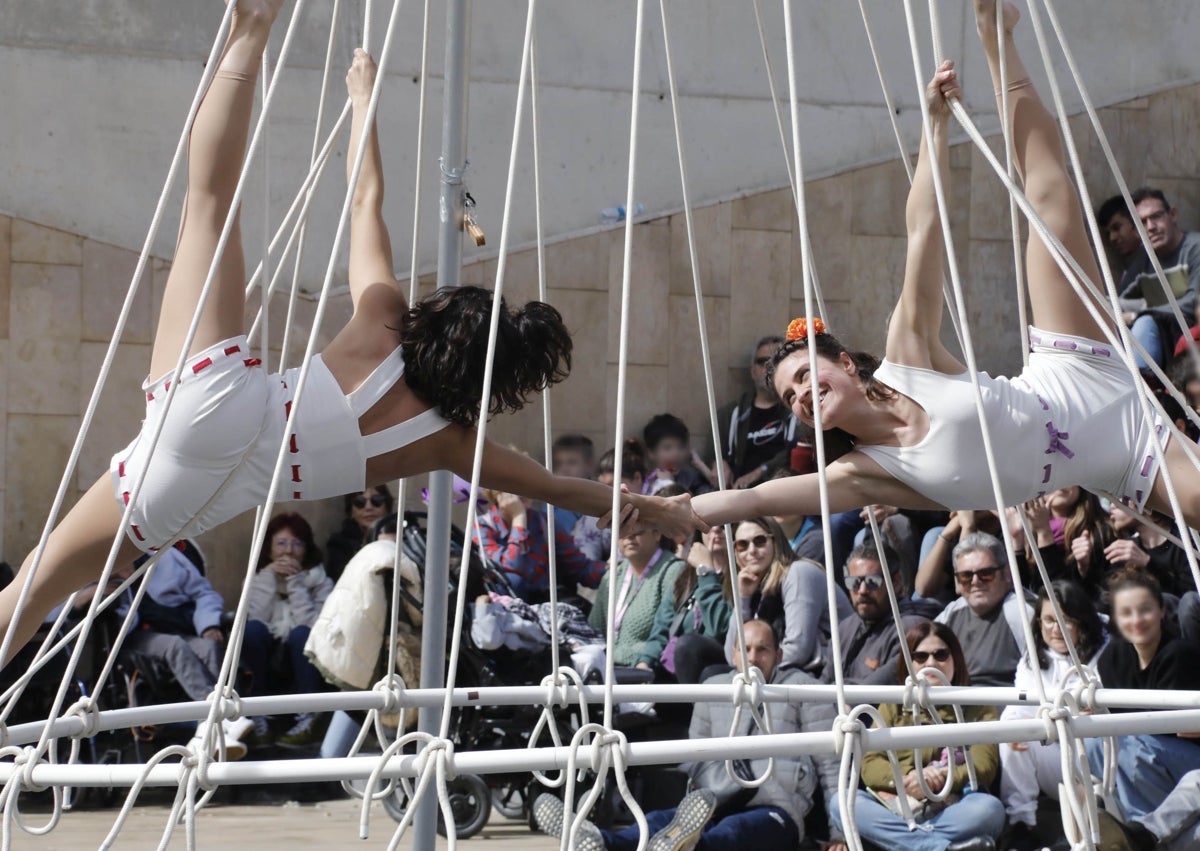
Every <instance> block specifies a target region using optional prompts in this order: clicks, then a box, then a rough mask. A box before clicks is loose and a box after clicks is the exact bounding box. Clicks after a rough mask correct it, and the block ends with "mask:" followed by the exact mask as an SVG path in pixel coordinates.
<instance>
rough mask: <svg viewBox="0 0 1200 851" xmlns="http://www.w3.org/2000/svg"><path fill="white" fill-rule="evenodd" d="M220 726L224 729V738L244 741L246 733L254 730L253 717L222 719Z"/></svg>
mask: <svg viewBox="0 0 1200 851" xmlns="http://www.w3.org/2000/svg"><path fill="white" fill-rule="evenodd" d="M221 727H222V729H224V730H225V738H226V739H237V740H238V741H244V740H245V739H246V736H247V735H248V734H250V733H253V732H254V719H252V718H234V719H232V720H224V721H222V722H221Z"/></svg>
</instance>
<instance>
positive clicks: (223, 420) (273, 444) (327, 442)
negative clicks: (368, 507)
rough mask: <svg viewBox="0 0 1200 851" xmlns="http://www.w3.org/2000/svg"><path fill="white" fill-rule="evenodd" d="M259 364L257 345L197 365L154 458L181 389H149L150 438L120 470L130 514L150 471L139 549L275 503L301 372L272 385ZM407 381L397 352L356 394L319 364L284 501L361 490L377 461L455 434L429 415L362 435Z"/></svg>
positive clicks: (299, 416)
mask: <svg viewBox="0 0 1200 851" xmlns="http://www.w3.org/2000/svg"><path fill="white" fill-rule="evenodd" d="M249 354H250V348H249V345H248V344H247V341H246V338H245V337H236V338H233V339H230V340H226V341H224V342H222V343H218V344H217V345H215V346H212V347H211V348H209V349H206V350H205V351H203V352H201V353H199V354H197V355H195V356H193V357H192V358H190V359H189V360H188V362H187V364H186V365H185V367H184V371H183V375H182V378H181V379H180V384H179V388H178V390H177V391H176V396H175V400H174V402H173V403H172V406H171V410H170V413H169V415H168V416H167V422H166V425H165V426H164V427H163V432H162V436H161V438H160V439H159V442H158V445H157V446H156V447H155V448H154V452H153V453H151V452H150V445H149V444H150V438H151V436H152V435H153V433H154V428H155V426H156V424H157V422H158V420H159V419H160V418H161V417H162V416H163V413H162V407H161V406H162V405H163V402H164V400H165V399H166V395H167V390H168V389H169V382H168V381H167V380H166V379H159V380H158V381H154V382H147V383H146V384H145V385H143V389H144V390H145V392H146V418H145V420H144V421H143V422H142V428H141V431H140V432H139V434H138V436H137V437H136V438H134V440H133V442H132V443H130V444H129V446H127V447H126V448H125V449H123V450H122V451H121V452H118V453H117V454H116V455H114V456H113V459H112V464H111V467H110V471H111V475H112V480H113V487H114V489H115V492H116V496H117V500H118V502H119V503H120V505H121V507H122V508H124V506H125V503H126V502H127V500H128V499H129V493H130V491H132V489H133V485H134V483H135V482H136V480H137V476H138V473H139V471H140V470H142V469H143V468H147V467H148V472H147V475H146V480H145V482H144V484H143V486H142V490H141V492H140V494H139V498H138V500H137V504H136V505H135V506H134V509H133V513H132V516H131V518H130V525H129V528H128V529H126V532H127V534H128V535H129V537H130V539H131V540H132V541H133V542H134V543H135V544H137V546H138V547H139V548H141V549H143V550H146V551H153V550H154V549H156V548H158V547H160V546H162V545H163V544H165V543H166V542H167V541H169V540H171V539H172V538H174V537H176V536H192V535H197V534H199V533H201V532H203V531H205V530H207V529H211V528H213V527H215V526H218V525H220V524H221V523H224V522H225V521H226V520H229V519H230V518H232V517H234V516H236V515H238V514H241V513H242V512H243V511H247V510H249V509H251V508H253V507H255V506H256V505H259V504H261V503H262V502H264V501H265V500H266V498H267V490H268V488H269V487H270V483H271V476H272V473H273V472H274V470H275V464H276V461H277V459H278V454H279V448H280V446H281V445H283V436H284V430H285V428H286V424H287V417H288V413H289V411H290V410H291V406H292V399H293V396H294V394H295V387H296V384H297V381H298V379H299V373H300V370H299V369H298V368H294V369H290V370H288V371H287V372H286V373H284V374H283V375H268V374H267V373H266V372H265V371H264V370H263V369H262V367H261V366H260V364H259V361H258V360H257V359H256V358H252V357H249ZM403 375H404V358H403V357H402V355H401V353H400V349H399V348H397V349H396V350H395V351H393V352H392V353H391V354H390V355H388V357H387V358H385V359H384V360H383V362H382V363H380V364H379V366H378V367H376V369H375V370H374V371H373V372H372V373H371V375H370V376H368V377H367V379H366V380H365V381H363V383H362V384H361V385H360V386H359V387H358V388H357V389H355V390H354V391H353V392H351V393H350V394H349V395H347V394H344V393H343V392H342V390H341V388H340V387H339V386H338V383H337V381H336V379H334V377H333V374H332V373H331V372H330V371H329V368H328V367H327V366H326V365H325V362H324V361H323V360H322V359H321V356H320V355H317V356H316V357H314V358H313V360H312V365H311V367H310V369H309V373H308V382H307V384H306V386H305V390H304V396H303V398H302V399H301V405H300V409H299V410H298V411H297V412H296V420H295V424H294V429H293V431H292V433H291V435H289V437H288V442H287V456H288V457H287V460H286V461H285V465H286V466H285V468H284V477H283V480H282V482H281V484H280V487H279V491H278V498H279V499H282V500H291V499H324V498H326V497H331V496H339V495H341V494H345V493H353V492H355V491H361V490H363V489H364V488H365V487H366V463H367V459H369V458H372V457H374V456H376V455H382V454H383V453H385V452H390V451H392V450H395V449H399V448H401V447H404V446H407V445H409V444H411V443H414V442H416V441H418V440H421V439H422V438H425V437H428V436H429V435H431V434H434V433H435V432H437V431H440V430H441V429H443V428H445V427H446V425H447V422H446V420H444V419H443V418H442V417H441V416H439V415H438V413H437V411H436V410H428V411H425V412H423V413H421V414H418V415H417V416H415V417H412V418H411V419H409V420H406V421H404V422H402V423H397V424H396V425H393V426H391V427H389V428H386V429H384V430H383V431H380V432H376V433H374V434H368V435H364V434H362V433H361V432H360V431H359V426H358V420H359V418H360V417H361V416H362V415H363V414H364V413H365V412H366V411H368V410H369V409H370V408H371V406H372V405H374V404H375V403H376V402H377V401H379V399H380V398H381V397H382V396H383V395H384V394H385V393H386V392H387V391H388V390H389V389H391V387H392V386H393V385H395V383H396V382H397V381H399V380H400V378H401V377H402V376H403Z"/></svg>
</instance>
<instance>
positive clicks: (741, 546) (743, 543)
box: [733, 535, 771, 553]
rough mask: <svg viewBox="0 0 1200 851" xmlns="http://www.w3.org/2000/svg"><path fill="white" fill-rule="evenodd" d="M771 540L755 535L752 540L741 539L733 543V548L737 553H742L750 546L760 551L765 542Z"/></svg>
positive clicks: (764, 536)
mask: <svg viewBox="0 0 1200 851" xmlns="http://www.w3.org/2000/svg"><path fill="white" fill-rule="evenodd" d="M769 540H771V539H770V538H768V537H767V536H766V535H755V536H754V537H753V538H743V539H742V540H740V541H734V542H733V548H734V549H735V550H737V551H738V552H739V553H744V552H745V551H746V550H748V549H750V545H751V544H753V545H754V549H756V550H761V549H762V548H763V547H765V546H766V545H767V541H769Z"/></svg>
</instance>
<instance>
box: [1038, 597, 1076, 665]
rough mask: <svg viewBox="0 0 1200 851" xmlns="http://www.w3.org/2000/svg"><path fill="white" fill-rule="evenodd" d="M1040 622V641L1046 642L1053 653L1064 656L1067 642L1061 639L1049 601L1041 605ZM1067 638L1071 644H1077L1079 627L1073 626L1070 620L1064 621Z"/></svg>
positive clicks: (1073, 623)
mask: <svg viewBox="0 0 1200 851" xmlns="http://www.w3.org/2000/svg"><path fill="white" fill-rule="evenodd" d="M1038 618H1039V620H1040V621H1041V629H1042V639H1043V640H1044V641H1045V642H1046V646H1047V647H1049V648H1050V649H1051V650H1053V651H1054V652H1055V653H1062V654H1063V655H1064V656H1065V655H1066V653H1067V642H1066V639H1064V638H1063V633H1062V630H1061V629H1060V628H1059V626H1058V621H1057V620H1056V619H1055V617H1054V607H1053V606H1051V605H1050V601H1049V600H1047V601H1046V602H1044V603H1042V611H1041V613H1040V614H1039V615H1038ZM1066 623H1067V637H1069V638H1070V639H1071V643H1072V644H1078V643H1079V627H1078V626H1076V625H1075V621H1073V620H1071V619H1070V618H1067V619H1066Z"/></svg>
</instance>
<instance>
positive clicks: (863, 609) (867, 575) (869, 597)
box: [846, 558, 888, 623]
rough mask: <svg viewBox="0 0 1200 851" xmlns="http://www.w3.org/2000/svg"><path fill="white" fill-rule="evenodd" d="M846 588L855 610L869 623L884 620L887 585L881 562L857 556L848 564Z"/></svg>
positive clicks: (886, 606)
mask: <svg viewBox="0 0 1200 851" xmlns="http://www.w3.org/2000/svg"><path fill="white" fill-rule="evenodd" d="M846 588H847V589H848V590H849V591H850V602H851V603H852V604H853V605H854V611H855V612H857V613H858V616H859V617H860V618H862V619H863V620H864V621H866V622H867V623H875V622H876V621H879V620H882V619H883V618H884V616H885V615H886V614H887V611H888V598H887V585H886V584H885V583H884V581H883V568H882V567H880V565H879V562H877V561H872V560H870V559H865V558H856V559H854V560H852V561H851V562H850V563H849V564H848V565H846Z"/></svg>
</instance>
